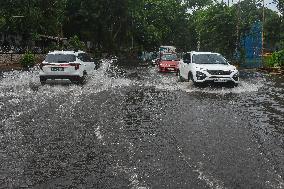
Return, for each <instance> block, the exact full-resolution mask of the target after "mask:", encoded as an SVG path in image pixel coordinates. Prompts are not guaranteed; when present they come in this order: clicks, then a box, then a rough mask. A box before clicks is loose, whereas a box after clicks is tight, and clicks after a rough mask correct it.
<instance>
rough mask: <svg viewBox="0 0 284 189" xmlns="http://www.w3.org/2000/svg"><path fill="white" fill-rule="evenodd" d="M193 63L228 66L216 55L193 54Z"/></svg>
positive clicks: (222, 58)
mask: <svg viewBox="0 0 284 189" xmlns="http://www.w3.org/2000/svg"><path fill="white" fill-rule="evenodd" d="M193 62H194V63H195V64H225V65H227V64H228V63H227V62H226V60H225V58H224V57H223V56H221V55H218V54H195V55H193Z"/></svg>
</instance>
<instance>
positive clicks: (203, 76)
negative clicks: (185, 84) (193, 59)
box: [196, 71, 207, 80]
mask: <svg viewBox="0 0 284 189" xmlns="http://www.w3.org/2000/svg"><path fill="white" fill-rule="evenodd" d="M206 77H207V76H206V74H204V73H202V72H200V71H196V78H197V79H198V80H203V79H205V78H206Z"/></svg>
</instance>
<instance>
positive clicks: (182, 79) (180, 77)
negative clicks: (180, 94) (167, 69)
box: [176, 70, 185, 82]
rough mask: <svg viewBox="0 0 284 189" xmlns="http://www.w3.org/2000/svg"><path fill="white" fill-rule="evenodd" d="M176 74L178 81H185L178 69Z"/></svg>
mask: <svg viewBox="0 0 284 189" xmlns="http://www.w3.org/2000/svg"><path fill="white" fill-rule="evenodd" d="M176 75H177V76H178V81H179V82H184V81H185V79H184V78H183V77H182V76H181V75H180V71H179V70H178V71H177V74H176Z"/></svg>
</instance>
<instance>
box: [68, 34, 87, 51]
mask: <svg viewBox="0 0 284 189" xmlns="http://www.w3.org/2000/svg"><path fill="white" fill-rule="evenodd" d="M67 48H68V49H70V50H71V49H72V50H85V49H86V45H85V44H84V42H82V41H80V39H79V37H78V36H77V35H75V36H73V37H71V38H70V39H69V40H68V47H67Z"/></svg>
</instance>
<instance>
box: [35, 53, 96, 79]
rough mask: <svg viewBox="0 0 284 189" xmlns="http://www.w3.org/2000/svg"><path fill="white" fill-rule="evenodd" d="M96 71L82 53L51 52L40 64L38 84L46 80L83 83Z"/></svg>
mask: <svg viewBox="0 0 284 189" xmlns="http://www.w3.org/2000/svg"><path fill="white" fill-rule="evenodd" d="M94 69H96V63H95V62H94V61H93V60H92V59H91V58H90V57H89V55H88V54H87V53H85V52H83V51H53V52H50V53H48V54H47V55H46V58H45V60H44V61H43V62H42V63H41V64H40V73H39V77H40V82H41V83H42V84H45V83H46V81H47V80H48V79H68V80H70V81H71V82H72V83H83V82H84V81H85V76H86V75H87V74H89V73H90V72H93V71H94Z"/></svg>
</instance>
